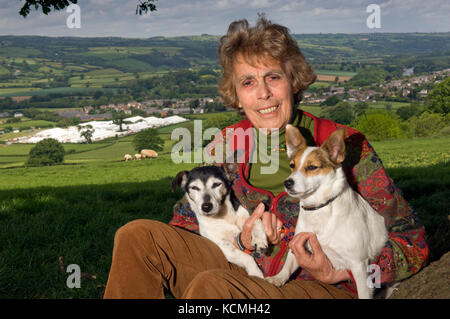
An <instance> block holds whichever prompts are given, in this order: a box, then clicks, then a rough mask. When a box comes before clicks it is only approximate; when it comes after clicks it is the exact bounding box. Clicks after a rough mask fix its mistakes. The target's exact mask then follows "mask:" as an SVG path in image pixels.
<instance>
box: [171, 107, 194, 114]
mask: <svg viewBox="0 0 450 319" xmlns="http://www.w3.org/2000/svg"><path fill="white" fill-rule="evenodd" d="M190 113H191V109H190V108H189V107H180V108H178V109H175V110H173V114H190Z"/></svg>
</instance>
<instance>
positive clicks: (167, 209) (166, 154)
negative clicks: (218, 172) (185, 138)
mask: <svg viewBox="0 0 450 319" xmlns="http://www.w3.org/2000/svg"><path fill="white" fill-rule="evenodd" d="M200 117H201V116H200ZM181 125H186V123H181V124H178V126H181ZM174 127H175V126H171V127H166V128H160V129H159V132H160V134H161V136H162V137H163V138H164V139H165V146H164V150H163V151H161V152H159V155H160V156H159V157H158V158H157V159H149V160H142V161H131V162H124V161H123V155H124V154H125V153H129V154H134V150H133V147H132V144H131V142H132V138H133V136H128V137H124V138H120V139H118V140H115V139H111V140H108V141H104V142H98V143H94V144H65V145H64V148H65V149H66V151H68V152H69V153H70V154H69V155H66V157H65V163H64V165H56V166H50V167H24V166H23V163H24V162H25V161H26V158H27V154H28V152H29V151H30V149H31V147H32V146H33V145H27V144H22V145H18V144H13V145H10V146H0V224H1V225H2V232H0V245H1V246H2V249H1V250H0V298H100V297H101V296H102V293H103V289H104V286H105V284H106V281H107V278H108V272H109V267H110V263H111V254H112V248H113V239H114V234H115V231H116V230H117V229H118V228H119V227H120V226H121V225H123V224H125V223H127V222H129V221H131V220H134V219H137V218H148V219H156V220H160V221H163V222H168V221H169V220H170V218H171V215H172V207H173V205H174V204H175V202H176V201H177V200H178V199H180V198H181V196H182V193H181V191H179V190H178V191H176V192H174V193H172V192H171V191H170V185H171V180H172V178H173V177H174V176H175V175H176V173H178V172H179V171H181V170H186V169H187V170H189V169H191V168H193V167H195V166H196V165H197V164H195V163H181V164H174V163H173V162H172V160H171V157H170V151H171V148H172V145H173V143H175V142H176V141H171V140H170V131H171V129H173V128H174ZM169 128H170V129H169ZM448 145H450V137H447V138H421V139H408V140H393V141H386V142H377V143H373V146H374V148H375V149H376V151H377V153H378V155H379V156H380V157H381V159H382V160H383V163H384V165H385V167H386V168H387V170H388V172H389V174H390V175H391V177H392V178H393V179H394V181H395V183H396V185H397V186H398V187H399V188H400V189H401V190H402V191H403V193H404V196H405V198H406V199H407V200H408V201H409V202H410V203H411V204H412V206H413V207H414V208H415V210H416V211H417V212H418V214H419V217H420V218H421V220H422V222H423V223H424V224H425V226H426V228H427V231H429V232H433V231H434V230H435V229H436V226H437V224H438V223H439V222H440V221H441V220H442V219H443V218H446V216H447V215H448V198H449V197H450V191H449V189H450V188H449V186H450V166H449V160H450V150H449V147H448ZM60 261H62V262H63V265H61V263H60ZM69 264H78V265H80V267H81V271H82V273H85V275H84V276H83V277H82V279H81V288H80V289H69V288H67V286H66V279H67V276H68V274H67V273H66V272H65V268H64V267H67V265H69Z"/></svg>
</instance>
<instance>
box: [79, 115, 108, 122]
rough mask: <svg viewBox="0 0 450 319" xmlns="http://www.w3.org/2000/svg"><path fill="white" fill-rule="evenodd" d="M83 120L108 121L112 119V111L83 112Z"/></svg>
mask: <svg viewBox="0 0 450 319" xmlns="http://www.w3.org/2000/svg"><path fill="white" fill-rule="evenodd" d="M80 120H81V121H106V120H112V114H111V113H103V114H83V115H81V116H80Z"/></svg>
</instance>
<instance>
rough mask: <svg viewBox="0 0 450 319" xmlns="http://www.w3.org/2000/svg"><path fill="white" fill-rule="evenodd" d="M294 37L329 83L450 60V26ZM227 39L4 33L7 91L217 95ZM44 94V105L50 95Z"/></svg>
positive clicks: (1, 53)
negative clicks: (171, 76) (169, 81)
mask: <svg viewBox="0 0 450 319" xmlns="http://www.w3.org/2000/svg"><path fill="white" fill-rule="evenodd" d="M294 37H295V39H296V40H297V41H298V43H299V46H300V48H301V50H302V51H303V53H304V55H305V57H306V58H307V60H308V61H309V62H310V63H311V64H312V66H313V68H314V69H315V70H317V71H318V74H320V77H321V79H322V78H323V79H322V80H324V81H333V80H334V79H335V78H336V76H337V75H339V76H340V78H339V82H340V81H343V80H348V79H349V78H350V77H351V76H353V75H355V74H357V73H359V72H362V71H361V70H363V71H364V68H365V67H367V66H377V67H380V68H383V69H384V70H385V71H386V72H387V73H388V74H390V76H394V77H395V76H401V74H402V73H403V70H404V69H405V68H411V67H414V72H415V74H418V73H422V72H431V71H436V70H441V69H445V68H448V67H449V66H450V32H447V33H370V34H364V33H363V34H296V35H294ZM219 39H220V36H214V35H206V34H204V35H199V36H184V37H170V38H166V37H153V38H148V39H130V38H119V37H103V38H79V37H41V36H0V97H2V96H3V97H6V96H39V97H40V96H49V97H50V98H52V99H53V98H55V96H56V95H55V94H58V93H60V94H64V95H65V96H72V97H73V99H72V100H71V101H68V100H67V99H66V100H64V101H59V102H58V101H56V102H55V101H53V100H52V103H51V105H52V106H53V107H63V106H64V105H68V104H70V105H72V106H79V105H78V104H80V105H81V104H82V102H80V103H77V102H76V101H77V99H78V100H80V99H81V98H84V97H83V96H87V95H92V94H94V93H95V92H102V93H108V94H131V95H133V96H134V97H135V98H137V97H138V96H137V95H139V94H140V92H142V91H143V90H148V89H149V88H155V86H161V87H162V90H165V89H166V90H170V91H174V90H178V89H179V88H180V90H181V91H183V92H188V91H189V92H190V90H191V89H190V88H189V86H191V87H194V86H195V87H196V93H198V94H204V92H206V93H208V94H209V92H212V91H213V90H212V89H211V88H212V87H214V86H216V84H217V80H218V78H219V77H220V67H219V64H218V57H217V48H218V43H219ZM187 69H190V70H196V72H197V71H199V70H200V71H201V72H198V74H197V75H196V78H195V79H189V76H187V77H184V78H186V79H187V80H188V82H187V83H184V82H183V83H175V87H174V88H168V87H167V88H165V87H164V83H160V82H161V81H154V80H152V79H153V78H154V77H159V76H162V75H165V74H167V73H168V72H170V71H175V70H187ZM321 70H326V72H321ZM328 78H329V79H328ZM321 79H319V80H321ZM143 81H144V82H143ZM145 81H147V82H145ZM178 82H179V81H178ZM320 84H321V83H317V84H316V85H320ZM199 85H200V86H203V87H199ZM183 87H185V88H186V89H183ZM55 90H56V91H55ZM158 91H161V90H160V89H159V88H155V89H154V90H153V93H155V94H153V96H156V97H157V96H166V95H167V94H162V93H161V94H159V93H158ZM55 92H58V93H55ZM121 92H122V93H121ZM133 92H134V93H133ZM214 92H215V93H214V94H216V93H217V92H216V91H215V90H214ZM138 93H139V94H138ZM52 95H53V97H52ZM126 98H127V97H124V99H126ZM41 100H42V102H43V104H45V101H49V99H47V100H45V99H44V98H41ZM69 102H70V103H69ZM85 102H89V100H86V101H83V103H85ZM38 106H39V107H41V106H40V105H38ZM24 107H25V106H24ZM42 107H45V106H42Z"/></svg>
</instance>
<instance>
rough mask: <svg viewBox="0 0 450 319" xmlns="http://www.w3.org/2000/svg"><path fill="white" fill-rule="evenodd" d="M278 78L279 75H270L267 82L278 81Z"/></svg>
mask: <svg viewBox="0 0 450 319" xmlns="http://www.w3.org/2000/svg"><path fill="white" fill-rule="evenodd" d="M279 78H280V76H279V75H271V76H270V77H269V80H271V81H274V80H278V79H279Z"/></svg>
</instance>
